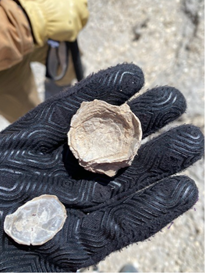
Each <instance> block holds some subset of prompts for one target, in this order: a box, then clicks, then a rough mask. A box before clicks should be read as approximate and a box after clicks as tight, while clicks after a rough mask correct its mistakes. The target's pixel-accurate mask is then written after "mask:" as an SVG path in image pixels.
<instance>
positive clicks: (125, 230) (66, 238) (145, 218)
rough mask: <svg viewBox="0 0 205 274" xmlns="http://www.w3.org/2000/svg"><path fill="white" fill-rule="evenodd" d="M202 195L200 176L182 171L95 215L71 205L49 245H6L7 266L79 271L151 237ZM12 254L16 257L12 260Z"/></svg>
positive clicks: (32, 269) (5, 265)
mask: <svg viewBox="0 0 205 274" xmlns="http://www.w3.org/2000/svg"><path fill="white" fill-rule="evenodd" d="M197 199H198V190H197V187H196V185H195V183H194V181H193V180H191V179H190V178H188V177H186V176H176V177H172V178H167V179H164V180H162V181H161V182H159V183H157V184H154V185H152V186H150V187H149V188H146V189H145V190H143V191H140V192H138V193H134V194H132V195H130V196H126V197H124V198H122V199H120V200H118V199H115V201H113V203H112V204H110V205H109V206H106V207H104V208H102V209H101V210H98V211H95V212H92V213H90V214H89V215H84V214H83V213H80V212H79V211H77V210H68V217H67V220H66V223H65V225H64V227H63V229H62V230H61V231H59V233H58V234H57V235H56V236H55V237H54V238H53V239H52V240H51V241H49V242H47V243H46V244H44V245H43V246H40V247H29V248H26V247H25V248H24V249H23V248H21V249H17V248H18V246H19V245H17V247H15V246H13V245H11V243H10V244H8V245H4V250H6V256H4V254H2V256H3V259H4V264H1V265H4V269H3V270H4V271H5V270H7V271H15V270H16V269H18V271H20V269H26V270H27V269H28V267H30V268H29V269H30V271H29V272H32V271H33V272H35V271H34V270H35V269H38V270H39V272H54V271H55V272H60V271H63V270H64V271H68V272H70V271H76V270H77V269H79V268H82V267H86V266H90V265H93V264H96V263H98V262H99V261H101V260H102V259H104V258H105V257H106V256H107V255H109V254H110V253H112V252H114V251H116V250H120V249H121V248H123V247H125V246H128V245H129V244H132V243H136V242H138V241H144V240H146V239H148V238H149V237H151V236H153V235H154V234H155V233H157V232H158V231H160V230H161V229H162V228H163V227H165V226H166V225H167V224H169V223H170V222H172V221H173V220H174V219H176V218H177V217H178V216H180V215H181V214H183V213H184V212H186V211H187V210H188V209H190V208H191V207H192V206H193V205H194V204H195V202H196V201H197ZM4 242H5V243H7V241H6V240H4ZM10 253H11V254H12V258H14V259H15V260H14V261H13V260H12V263H11V258H10V259H9V257H10V256H9V254H10ZM34 255H36V256H34ZM39 262H40V263H39ZM14 263H16V264H14ZM17 267H18V268H17ZM24 267H25V268H24ZM45 270H46V271H45ZM56 270H58V271H56Z"/></svg>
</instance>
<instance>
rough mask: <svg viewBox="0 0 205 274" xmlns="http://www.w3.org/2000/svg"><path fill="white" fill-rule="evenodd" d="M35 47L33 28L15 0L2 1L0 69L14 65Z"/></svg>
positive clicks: (0, 5) (0, 10)
mask: <svg viewBox="0 0 205 274" xmlns="http://www.w3.org/2000/svg"><path fill="white" fill-rule="evenodd" d="M33 48H34V44H33V38H32V34H31V30H30V27H29V24H28V21H27V18H26V16H25V15H24V13H23V11H22V10H21V8H20V7H19V6H18V5H17V4H16V3H15V2H14V1H13V0H1V1H0V71H2V70H4V69H7V68H9V67H12V66H14V65H15V64H17V63H19V62H20V61H22V60H23V56H24V55H25V54H27V53H29V52H32V51H33Z"/></svg>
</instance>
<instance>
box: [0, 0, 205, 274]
mask: <svg viewBox="0 0 205 274" xmlns="http://www.w3.org/2000/svg"><path fill="white" fill-rule="evenodd" d="M88 7H89V11H90V18H89V22H88V24H87V25H86V27H85V28H84V29H83V31H82V32H81V33H80V35H79V39H78V40H79V45H80V48H81V50H82V53H83V56H82V61H83V64H84V66H85V74H86V75H89V74H90V73H92V72H97V71H98V70H100V69H103V68H107V67H109V66H113V65H116V64H118V63H123V62H132V63H135V64H137V65H138V66H140V67H141V68H142V69H143V71H144V74H145V81H146V83H145V86H144V87H143V89H142V92H144V91H146V90H147V89H148V88H151V87H154V86H159V85H171V86H175V87H176V88H178V89H179V90H181V92H182V93H183V94H184V96H185V97H186V99H187V105H188V108H187V112H186V113H185V114H184V115H183V116H182V117H181V118H180V119H179V120H178V121H176V122H174V123H172V125H170V126H172V127H173V126H175V125H179V124H184V123H192V124H194V125H196V126H198V127H200V128H201V130H202V131H204V1H203V0H172V1H167V0H130V1H123V0H109V1H104V0H88ZM32 68H33V71H34V73H35V76H36V81H37V85H38V91H39V95H40V97H41V98H42V100H44V86H43V81H44V72H45V68H44V67H43V66H42V65H38V64H32ZM7 124H8V122H7V121H6V120H5V119H4V118H3V117H0V129H2V128H4V127H5V126H6V125H7ZM170 126H167V127H166V129H167V128H169V127H170ZM164 130H165V129H164ZM162 131H163V130H162ZM203 164H204V162H203V160H201V161H199V162H197V163H196V164H195V165H194V166H193V167H191V168H189V169H188V170H186V171H185V172H184V173H185V174H187V175H188V176H190V177H191V178H192V179H194V180H195V181H196V183H197V185H198V188H199V194H200V195H199V201H198V202H197V204H196V205H195V206H194V208H192V209H191V210H189V211H188V212H186V213H185V214H183V215H182V216H181V217H179V218H178V219H176V220H175V221H174V224H172V225H171V227H169V226H168V227H165V228H164V229H163V231H162V232H160V233H158V234H156V235H155V236H154V237H152V238H151V239H150V240H147V241H145V242H140V243H138V244H133V245H132V246H129V247H127V248H124V249H123V250H122V251H121V252H116V253H113V254H111V255H110V256H109V257H107V258H106V259H105V260H104V261H102V262H100V263H99V265H98V268H99V271H101V272H119V270H120V269H121V267H122V266H123V265H125V264H127V263H133V264H135V265H136V266H137V268H138V272H197V273H198V272H199V273H201V272H204V271H205V269H204V267H205V266H204V200H205V197H204V196H205V195H204V179H203V178H204V174H203V170H204V169H203ZM91 270H92V268H90V269H89V270H88V269H87V270H86V271H91Z"/></svg>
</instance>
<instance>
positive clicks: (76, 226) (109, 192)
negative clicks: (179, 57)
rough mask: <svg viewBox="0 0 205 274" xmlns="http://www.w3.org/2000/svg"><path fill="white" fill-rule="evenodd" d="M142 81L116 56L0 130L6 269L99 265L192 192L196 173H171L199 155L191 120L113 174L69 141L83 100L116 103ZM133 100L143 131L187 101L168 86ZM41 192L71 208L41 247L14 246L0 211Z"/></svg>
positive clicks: (190, 199)
mask: <svg viewBox="0 0 205 274" xmlns="http://www.w3.org/2000/svg"><path fill="white" fill-rule="evenodd" d="M143 83H144V77H143V73H142V71H141V70H140V69H139V68H138V67H137V66H135V65H133V64H122V65H117V66H116V67H112V68H109V69H107V70H104V71H100V72H98V73H97V74H95V75H91V76H89V77H88V78H87V79H85V80H83V81H81V82H79V83H78V84H76V85H75V86H74V87H72V88H70V89H69V90H68V91H67V92H63V93H61V94H60V95H58V96H56V97H53V98H51V99H50V100H48V101H46V102H44V103H43V104H41V105H39V106H38V107H37V108H35V109H34V110H33V111H31V112H29V113H27V114H26V115H25V116H24V117H22V118H21V119H20V120H19V121H17V122H15V123H14V124H12V125H11V126H9V127H8V128H7V129H5V130H4V131H2V132H1V133H0V221H1V226H0V235H1V236H0V270H1V271H2V272H69V271H76V270H77V269H79V268H82V267H86V266H90V265H93V264H96V263H97V262H99V261H100V260H102V259H103V258H105V257H106V256H107V255H108V254H110V253H111V252H114V251H116V250H119V249H121V248H123V247H125V246H127V245H129V244H131V243H135V242H138V241H143V240H145V239H147V238H149V237H150V236H152V235H153V234H155V233H156V232H158V231H159V230H161V229H162V228H163V227H164V226H166V225H167V224H168V223H170V222H171V221H172V220H173V219H175V218H177V217H178V216H180V215H181V214H183V213H184V212H185V211H187V210H188V209H190V208H191V207H192V206H193V205H194V203H195V202H196V201H197V198H198V190H197V187H196V185H195V183H194V182H193V180H191V179H190V178H188V177H186V176H174V177H170V176H171V175H173V174H175V173H177V172H180V171H181V170H183V169H185V168H187V167H189V166H190V165H192V164H193V163H195V162H196V161H197V160H199V159H200V158H201V157H202V154H203V135H202V133H201V132H200V130H199V129H198V128H196V127H195V126H192V125H183V126H179V127H176V128H173V129H171V130H169V131H168V132H165V133H163V134H161V135H159V136H158V137H156V138H155V139H152V140H151V141H149V142H146V143H145V144H144V145H142V146H141V148H140V149H139V151H138V155H137V156H136V157H135V159H134V162H133V164H132V166H130V167H128V168H124V169H122V170H120V171H119V172H118V174H117V175H116V176H115V177H113V178H108V177H106V176H105V175H99V174H98V175H97V174H94V173H90V172H88V171H85V170H84V169H83V168H82V167H80V166H79V165H78V163H77V160H76V159H74V157H73V155H72V154H71V152H70V150H69V148H68V146H67V136H66V134H67V132H68V130H69V124H70V119H71V117H72V116H73V114H74V113H75V112H76V111H77V109H78V108H79V106H80V103H81V102H82V101H91V100H94V99H100V100H105V101H107V102H108V103H111V104H116V105H120V104H122V103H124V102H125V101H126V100H128V99H129V98H130V97H131V96H132V95H134V94H135V93H136V92H138V91H139V90H140V88H141V87H142V86H143ZM129 105H130V107H131V109H132V111H133V112H134V113H135V114H136V115H137V116H138V117H139V119H140V120H141V123H142V128H143V136H144V137H145V136H148V135H149V134H151V133H153V132H155V131H156V130H158V129H160V128H162V127H163V126H165V125H166V124H168V123H169V122H171V121H173V120H175V119H176V118H178V117H179V116H180V115H181V114H182V113H183V112H184V111H185V109H186V102H185V99H184V97H183V95H182V94H181V93H180V92H179V91H178V90H176V89H175V88H172V87H167V86H164V87H158V88H154V89H152V90H149V91H147V92H146V93H144V94H143V95H141V96H139V97H138V98H136V99H134V100H132V101H130V102H129ZM42 194H54V195H56V196H58V198H59V199H60V201H61V202H62V203H63V204H64V205H65V206H66V208H67V215H68V217H67V220H66V223H65V225H64V227H63V229H62V230H61V231H60V232H59V233H57V235H56V236H55V237H54V238H53V239H52V240H50V241H49V242H47V243H46V244H44V245H42V246H38V247H33V246H30V247H28V246H23V245H19V244H17V243H15V242H14V241H13V240H12V239H11V238H10V237H9V236H7V235H6V234H5V233H4V231H3V222H4V219H5V216H6V215H7V214H10V213H13V212H14V211H15V210H16V209H17V208H18V207H19V206H21V205H23V204H24V203H25V202H27V201H29V200H31V199H32V198H34V197H37V196H40V195H42Z"/></svg>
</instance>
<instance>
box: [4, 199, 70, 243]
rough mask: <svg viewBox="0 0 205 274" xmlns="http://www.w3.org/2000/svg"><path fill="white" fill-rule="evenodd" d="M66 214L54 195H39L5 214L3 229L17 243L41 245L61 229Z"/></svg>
mask: <svg viewBox="0 0 205 274" xmlns="http://www.w3.org/2000/svg"><path fill="white" fill-rule="evenodd" d="M66 217H67V214H66V209H65V207H64V205H63V204H62V203H61V202H60V201H59V199H58V198H57V197H56V196H55V195H41V196H39V197H36V198H34V199H32V200H31V201H28V202H27V203H25V204H24V205H22V206H21V207H19V208H18V209H17V210H16V211H15V212H14V213H13V214H10V215H7V216H6V218H5V221H4V231H5V232H6V233H7V234H8V235H9V236H10V237H11V238H13V240H14V241H16V242H17V243H19V244H23V245H42V244H44V243H46V242H47V241H49V240H50V239H52V238H53V237H54V236H55V235H56V233H57V232H58V231H59V230H61V229H62V227H63V225H64V223H65V220H66Z"/></svg>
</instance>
